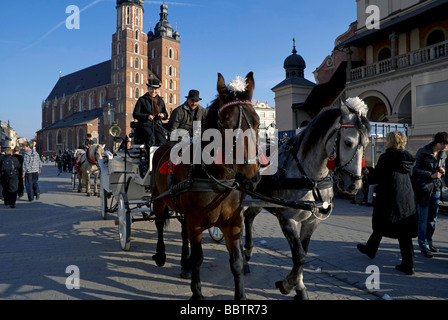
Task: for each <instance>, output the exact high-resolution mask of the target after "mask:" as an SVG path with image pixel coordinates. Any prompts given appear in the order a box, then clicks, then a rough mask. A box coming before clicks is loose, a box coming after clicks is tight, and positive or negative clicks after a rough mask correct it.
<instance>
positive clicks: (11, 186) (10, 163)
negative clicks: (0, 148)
mask: <svg viewBox="0 0 448 320" xmlns="http://www.w3.org/2000/svg"><path fill="white" fill-rule="evenodd" d="M5 155H6V156H5V157H4V159H3V161H2V167H1V172H2V186H3V197H4V199H5V205H9V206H10V207H11V208H15V207H16V200H17V188H18V185H19V170H20V168H21V167H22V165H21V164H20V162H19V160H17V158H15V157H13V156H12V150H11V149H6V150H5Z"/></svg>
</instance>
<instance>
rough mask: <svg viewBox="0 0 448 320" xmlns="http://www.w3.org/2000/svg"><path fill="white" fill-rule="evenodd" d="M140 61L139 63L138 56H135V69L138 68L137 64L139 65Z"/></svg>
mask: <svg viewBox="0 0 448 320" xmlns="http://www.w3.org/2000/svg"><path fill="white" fill-rule="evenodd" d="M139 64H140V63H139V60H138V58H135V66H134V67H135V69H138V65H139Z"/></svg>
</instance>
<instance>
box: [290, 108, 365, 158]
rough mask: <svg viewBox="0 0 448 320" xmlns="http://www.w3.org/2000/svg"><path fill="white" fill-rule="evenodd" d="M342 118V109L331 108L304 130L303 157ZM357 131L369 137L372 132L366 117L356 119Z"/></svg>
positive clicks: (302, 134)
mask: <svg viewBox="0 0 448 320" xmlns="http://www.w3.org/2000/svg"><path fill="white" fill-rule="evenodd" d="M341 117H342V111H341V108H339V107H338V108H329V109H327V110H325V111H323V112H321V113H319V115H317V117H315V118H314V119H313V120H311V122H310V123H309V124H308V125H307V126H306V127H305V129H303V131H302V132H301V134H299V135H297V136H296V137H297V139H299V137H298V136H300V139H302V141H301V142H302V144H301V148H302V156H303V157H304V158H305V157H306V156H307V155H308V153H309V152H310V151H311V149H312V148H313V147H314V146H315V145H316V143H317V141H320V140H321V139H322V138H323V137H324V136H325V135H326V134H327V132H328V129H327V128H330V127H331V126H333V125H334V123H335V122H336V121H340V118H341ZM354 125H355V126H356V128H357V129H359V130H360V132H361V134H363V135H367V134H368V132H369V131H370V124H369V121H368V120H367V118H366V117H364V116H361V117H356V121H355V123H354Z"/></svg>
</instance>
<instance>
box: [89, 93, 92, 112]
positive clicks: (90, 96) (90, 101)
mask: <svg viewBox="0 0 448 320" xmlns="http://www.w3.org/2000/svg"><path fill="white" fill-rule="evenodd" d="M92 109H93V93H91V94H89V110H92Z"/></svg>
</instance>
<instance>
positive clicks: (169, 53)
mask: <svg viewBox="0 0 448 320" xmlns="http://www.w3.org/2000/svg"><path fill="white" fill-rule="evenodd" d="M168 58H170V59H173V58H174V53H173V49H171V48H170V49H169V50H168Z"/></svg>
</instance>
